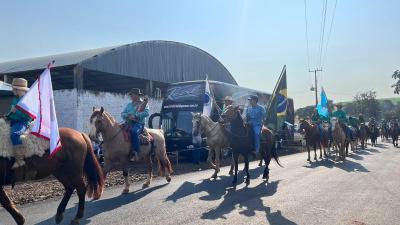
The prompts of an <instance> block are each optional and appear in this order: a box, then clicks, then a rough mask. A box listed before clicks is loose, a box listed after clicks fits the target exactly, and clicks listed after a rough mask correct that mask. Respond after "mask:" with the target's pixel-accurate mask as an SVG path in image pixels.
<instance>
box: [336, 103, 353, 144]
mask: <svg viewBox="0 0 400 225" xmlns="http://www.w3.org/2000/svg"><path fill="white" fill-rule="evenodd" d="M342 108H343V105H342V104H340V103H339V104H336V111H335V112H333V113H332V117H336V118H337V119H338V120H339V122H340V124H341V125H342V128H343V131H344V132H346V136H347V137H350V138H352V133H351V130H350V129H349V128H348V127H347V125H346V124H347V122H348V120H347V116H346V112H345V111H343V109H342Z"/></svg>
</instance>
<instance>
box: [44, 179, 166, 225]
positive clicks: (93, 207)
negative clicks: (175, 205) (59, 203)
mask: <svg viewBox="0 0 400 225" xmlns="http://www.w3.org/2000/svg"><path fill="white" fill-rule="evenodd" d="M166 185H168V184H163V185H159V186H154V187H150V188H146V189H140V190H137V191H133V192H130V193H129V194H125V195H119V196H117V197H115V198H109V199H104V200H98V201H91V202H86V205H85V215H84V217H83V218H82V220H81V223H80V224H90V222H91V221H90V218H91V217H93V216H96V215H97V214H100V213H104V212H107V211H112V210H114V209H117V208H119V207H121V206H124V205H126V204H130V203H132V202H135V201H137V200H139V199H141V198H143V197H145V196H146V195H148V194H150V193H152V192H153V191H156V190H158V189H161V188H163V187H165V186H166ZM77 210H78V209H77V205H76V206H75V207H72V208H69V209H67V210H65V214H64V215H65V218H64V220H63V223H61V224H69V223H70V221H71V220H72V219H73V218H74V217H75V215H76V212H77ZM55 213H56V211H54V214H55ZM50 224H51V225H53V224H55V220H54V217H51V218H49V219H47V220H45V221H42V222H40V223H38V224H36V225H50Z"/></svg>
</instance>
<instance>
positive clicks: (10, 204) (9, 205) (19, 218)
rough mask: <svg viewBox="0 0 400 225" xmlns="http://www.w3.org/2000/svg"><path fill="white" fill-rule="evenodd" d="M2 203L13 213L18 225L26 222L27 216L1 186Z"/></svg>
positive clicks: (0, 201)
mask: <svg viewBox="0 0 400 225" xmlns="http://www.w3.org/2000/svg"><path fill="white" fill-rule="evenodd" d="M0 203H1V205H2V206H3V207H4V208H5V209H6V210H7V212H9V213H10V214H11V216H12V217H13V218H14V220H15V222H16V223H17V224H18V225H23V224H24V223H25V218H24V217H23V216H22V214H21V213H20V212H19V211H18V209H17V208H16V207H15V204H14V203H13V202H12V201H11V200H10V198H9V197H8V195H7V193H6V192H5V191H4V189H3V187H0Z"/></svg>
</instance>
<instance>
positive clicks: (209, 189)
mask: <svg viewBox="0 0 400 225" xmlns="http://www.w3.org/2000/svg"><path fill="white" fill-rule="evenodd" d="M264 168H265V167H264V166H263V167H257V168H255V169H250V170H249V173H250V177H251V180H252V181H253V180H256V179H258V178H259V177H260V175H261V174H263V172H264ZM244 175H245V173H244V172H243V171H239V172H238V183H242V182H244ZM260 179H261V178H260ZM232 180H233V176H219V177H218V179H216V180H214V179H204V180H202V181H201V182H200V183H198V184H195V183H192V182H184V183H183V184H182V185H181V186H180V187H179V188H178V189H177V190H176V191H175V192H174V193H172V195H170V196H168V197H167V199H166V200H165V201H173V202H177V201H178V200H179V199H182V198H185V197H187V196H190V195H192V194H196V193H200V192H206V193H207V195H205V196H201V197H200V200H204V201H214V200H218V199H221V198H222V196H224V195H225V194H226V192H227V190H226V188H227V187H230V186H231V183H232Z"/></svg>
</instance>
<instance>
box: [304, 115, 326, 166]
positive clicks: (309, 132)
mask: <svg viewBox="0 0 400 225" xmlns="http://www.w3.org/2000/svg"><path fill="white" fill-rule="evenodd" d="M299 130H300V133H302V134H305V139H306V145H307V151H308V159H307V161H311V160H310V147H313V148H314V155H315V156H314V160H317V146H318V147H319V151H320V154H319V158H320V159H322V147H321V134H320V132H319V129H318V127H317V125H315V124H310V123H309V122H308V121H306V120H300V128H299Z"/></svg>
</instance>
